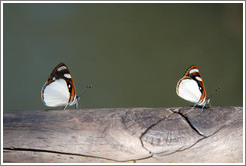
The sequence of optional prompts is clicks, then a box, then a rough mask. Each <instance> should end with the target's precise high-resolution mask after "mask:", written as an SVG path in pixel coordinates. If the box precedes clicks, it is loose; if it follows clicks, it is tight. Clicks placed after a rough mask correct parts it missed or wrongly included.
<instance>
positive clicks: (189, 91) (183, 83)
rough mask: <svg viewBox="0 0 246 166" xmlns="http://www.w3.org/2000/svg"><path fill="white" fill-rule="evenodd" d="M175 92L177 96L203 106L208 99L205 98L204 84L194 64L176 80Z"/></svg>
mask: <svg viewBox="0 0 246 166" xmlns="http://www.w3.org/2000/svg"><path fill="white" fill-rule="evenodd" d="M176 93H177V95H178V96H179V97H181V98H183V99H185V100H187V101H190V102H192V103H195V105H200V106H203V107H205V105H206V104H208V103H209V101H210V99H207V94H206V90H205V86H204V83H203V80H202V77H201V74H200V72H199V70H198V68H197V66H196V65H192V66H191V67H189V68H188V69H187V70H186V72H185V74H184V76H183V78H181V79H180V80H179V81H178V84H177V87H176ZM195 105H194V106H195Z"/></svg>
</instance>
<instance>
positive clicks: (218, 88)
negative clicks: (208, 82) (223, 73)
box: [209, 86, 221, 99]
mask: <svg viewBox="0 0 246 166" xmlns="http://www.w3.org/2000/svg"><path fill="white" fill-rule="evenodd" d="M220 89H221V86H218V87H217V88H216V89H215V90H214V93H212V94H211V96H210V97H209V99H211V98H212V97H213V96H214V95H215V94H216V93H217V92H218V91H219V90H220Z"/></svg>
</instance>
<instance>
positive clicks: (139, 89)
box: [3, 3, 243, 110]
mask: <svg viewBox="0 0 246 166" xmlns="http://www.w3.org/2000/svg"><path fill="white" fill-rule="evenodd" d="M60 62H64V63H65V64H66V65H67V66H68V68H69V70H70V72H71V74H72V77H73V80H74V83H75V85H76V89H77V95H79V96H80V104H79V108H105V107H177V106H190V105H193V104H191V103H190V102H187V101H185V100H183V99H181V98H180V97H178V96H177V94H176V85H177V82H178V80H179V79H180V78H181V77H182V76H183V74H184V73H185V71H186V69H187V68H188V67H189V66H191V65H193V64H195V65H197V66H198V68H199V69H200V72H201V75H202V78H203V80H204V83H205V87H206V91H207V95H208V97H209V96H210V95H211V94H213V93H214V91H215V89H216V88H217V87H218V86H221V89H220V91H219V92H218V93H217V94H216V95H214V96H213V97H212V98H211V104H212V106H227V105H230V106H242V105H243V4H229V3H227V4H222V3H221V4H215V3H211V4H200V3H199V4H177V3H176V4H170V3H166V4H165V3H161V4H103V3H102V4H85V3H79V4H50V3H47V4H45V3H43V4H42V3H36V4H31V3H30V4H28V3H23V4H14V3H5V4H3V104H4V105H3V108H4V110H32V109H34V110H38V109H49V108H48V107H46V106H45V105H44V104H43V103H42V101H41V88H42V86H43V84H44V83H45V82H46V80H47V79H48V77H49V75H50V73H51V72H52V70H53V69H54V68H55V67H56V65H58V64H59V63H60ZM90 84H92V85H93V88H92V89H89V90H88V91H87V92H86V93H85V94H83V95H82V96H81V94H82V93H83V91H84V89H85V87H86V85H90ZM69 108H71V109H74V106H72V107H69ZM51 109H52V108H51Z"/></svg>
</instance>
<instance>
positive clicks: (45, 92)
mask: <svg viewBox="0 0 246 166" xmlns="http://www.w3.org/2000/svg"><path fill="white" fill-rule="evenodd" d="M41 99H42V101H43V103H44V104H45V105H46V106H48V107H58V106H65V107H64V109H66V108H67V106H71V105H74V104H75V107H76V109H78V99H79V97H78V96H76V88H75V85H74V82H73V79H72V76H71V74H70V72H69V70H68V67H67V66H66V65H65V64H64V63H60V64H59V65H57V66H56V67H55V69H54V70H53V71H52V73H51V74H50V77H49V78H48V81H46V82H45V84H44V85H43V87H42V90H41Z"/></svg>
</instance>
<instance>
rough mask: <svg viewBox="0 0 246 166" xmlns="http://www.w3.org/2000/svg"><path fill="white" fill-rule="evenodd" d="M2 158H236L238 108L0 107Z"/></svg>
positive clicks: (240, 143)
mask: <svg viewBox="0 0 246 166" xmlns="http://www.w3.org/2000/svg"><path fill="white" fill-rule="evenodd" d="M3 119H4V121H3V162H4V163H53V162H56V163H63V162H66V163H72V162H73V163H79V162H87V163H99V162H104V163H105V162H106V163H110V162H141V163H146V162H151V163H154V162H158V163H170V162H171V163H180V162H184V163H196V162H197V163H202V162H208V163H209V162H212V163H216V162H221V163H227V162H229V163H241V162H243V108H242V107H210V108H207V109H201V108H191V107H185V108H115V109H113V108H105V109H83V110H45V111H44V110H42V111H4V114H3Z"/></svg>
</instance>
